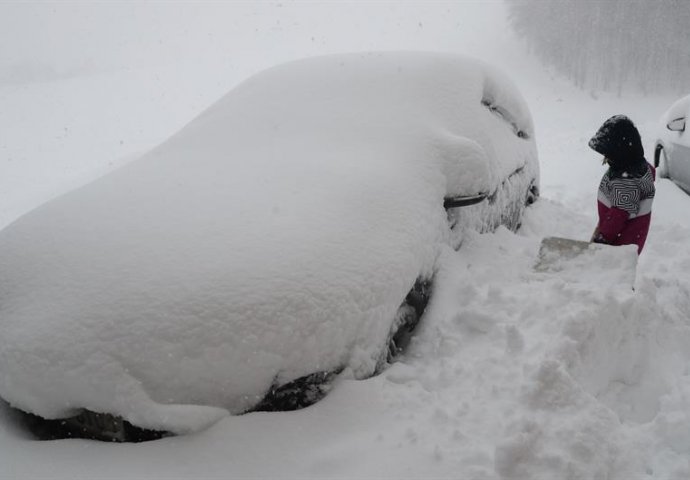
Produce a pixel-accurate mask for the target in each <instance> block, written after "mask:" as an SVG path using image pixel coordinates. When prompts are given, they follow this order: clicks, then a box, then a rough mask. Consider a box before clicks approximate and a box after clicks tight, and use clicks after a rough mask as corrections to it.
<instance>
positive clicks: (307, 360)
mask: <svg viewBox="0 0 690 480" xmlns="http://www.w3.org/2000/svg"><path fill="white" fill-rule="evenodd" d="M537 195H538V163H537V154H536V148H535V142H534V134H533V127H532V120H531V117H530V113H529V111H528V108H527V106H526V104H525V102H524V101H523V99H522V97H521V95H520V94H519V92H518V91H517V90H516V88H515V87H514V86H513V84H512V83H511V82H510V81H509V80H508V79H507V78H506V76H505V75H504V74H502V73H501V72H499V71H498V70H496V69H495V68H493V67H491V66H489V65H487V64H485V63H483V62H481V61H478V60H474V59H470V58H466V57H462V56H456V55H451V54H441V53H423V52H415V53H412V52H388V53H363V54H340V55H331V56H325V57H316V58H310V59H305V60H300V61H294V62H290V63H287V64H285V65H281V66H277V67H274V68H271V69H269V70H266V71H264V72H261V73H258V74H257V75H255V76H253V77H251V78H249V79H248V80H246V81H245V82H243V83H241V84H240V85H239V86H237V87H236V88H234V89H233V90H232V91H230V92H229V93H228V94H227V95H226V96H225V97H223V98H222V99H220V100H219V101H218V102H217V103H215V104H214V105H212V106H211V107H210V108H208V109H207V110H206V111H205V112H203V113H202V114H201V115H200V116H198V117H197V118H196V119H194V120H193V121H192V122H191V123H189V124H188V125H187V126H186V127H184V128H183V129H182V130H181V131H179V132H178V133H176V134H175V135H173V136H172V137H171V138H170V139H169V140H167V141H166V142H164V143H163V144H161V145H159V146H158V147H156V148H154V149H153V150H151V151H150V152H148V153H147V154H145V155H143V156H142V157H140V158H139V159H137V160H135V161H133V162H131V163H129V164H127V165H126V166H124V167H122V168H120V169H118V170H117V171H115V172H112V173H110V174H108V175H106V176H104V177H102V178H100V179H98V180H96V181H94V182H92V183H90V184H88V185H86V186H84V187H81V188H79V189H77V190H75V191H72V192H70V193H67V194H65V195H63V196H62V197H59V198H57V199H55V200H52V201H50V202H48V203H46V204H44V205H42V206H40V207H39V208H37V209H36V210H34V211H32V212H30V213H28V214H27V215H25V216H23V217H21V218H20V219H19V220H17V221H16V222H14V223H13V224H11V225H10V226H8V227H7V228H5V229H4V230H3V231H1V232H0V329H1V330H2V332H3V334H2V336H1V337H0V397H2V398H3V399H4V400H5V401H7V402H8V403H10V404H11V405H12V406H14V407H15V408H17V409H19V410H21V411H23V412H26V413H27V414H29V415H30V417H31V418H32V419H34V420H36V422H37V423H38V424H40V425H41V426H40V428H41V429H43V431H48V432H51V433H49V434H46V435H65V433H64V432H63V433H54V430H56V429H57V430H60V429H62V430H64V429H68V433H67V435H75V436H86V437H93V438H102V439H109V440H136V439H146V438H155V437H156V436H160V435H163V434H167V433H170V434H181V433H187V432H193V431H197V430H200V429H203V428H205V427H206V426H208V425H210V424H212V423H213V422H215V421H217V420H218V419H220V418H222V417H224V416H226V415H228V414H242V413H246V412H252V411H257V410H281V409H283V410H287V409H294V408H299V407H302V406H305V405H308V404H310V403H312V402H313V401H315V400H317V399H318V398H319V397H320V396H322V395H324V394H325V392H326V391H327V389H328V385H329V382H331V381H332V379H333V378H334V376H336V375H338V374H339V372H342V371H343V370H347V372H348V375H351V376H353V377H355V378H366V377H369V376H371V375H374V374H375V373H377V372H378V371H380V370H381V368H383V367H384V366H385V365H386V364H387V362H389V361H390V360H391V358H392V357H394V356H395V355H396V354H398V353H399V352H400V349H401V348H402V344H404V343H405V337H406V336H408V335H409V332H410V331H411V329H412V328H414V325H415V324H416V323H417V321H418V320H419V318H420V316H421V315H422V313H423V311H424V308H425V306H426V303H427V301H428V300H429V296H430V294H431V286H432V280H433V275H434V271H435V269H436V267H437V265H436V262H437V261H438V257H439V252H441V251H442V249H445V248H458V247H459V245H460V243H461V240H462V235H463V232H464V231H466V230H467V229H473V230H479V231H491V230H493V229H495V228H497V227H498V226H500V225H504V226H506V227H508V228H510V229H513V230H515V229H517V228H518V227H519V225H520V219H521V216H522V213H523V211H524V209H525V208H526V206H527V205H528V204H529V203H531V202H533V201H534V200H535V199H536V198H537ZM62 430H61V432H62Z"/></svg>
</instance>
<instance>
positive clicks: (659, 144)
mask: <svg viewBox="0 0 690 480" xmlns="http://www.w3.org/2000/svg"><path fill="white" fill-rule="evenodd" d="M689 118H690V95H688V96H686V97H683V98H681V99H680V100H678V101H676V102H675V103H674V104H673V105H672V106H671V108H669V109H668V111H666V113H664V115H663V116H662V117H661V122H660V123H661V124H660V126H659V135H658V137H657V140H656V143H655V146H654V165H655V166H656V167H657V168H658V169H659V176H660V177H664V178H670V179H671V180H673V181H674V182H675V183H676V184H677V185H678V186H679V187H681V188H682V189H683V190H685V191H686V192H688V193H690V132H689V131H688V129H687V122H688V119H689Z"/></svg>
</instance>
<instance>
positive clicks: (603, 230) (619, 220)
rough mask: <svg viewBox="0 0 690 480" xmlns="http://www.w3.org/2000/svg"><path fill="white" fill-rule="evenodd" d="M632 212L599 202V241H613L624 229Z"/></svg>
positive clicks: (596, 240) (597, 240)
mask: <svg viewBox="0 0 690 480" xmlns="http://www.w3.org/2000/svg"><path fill="white" fill-rule="evenodd" d="M629 217H630V214H629V213H628V212H627V211H625V210H623V209H620V208H618V207H608V208H607V207H606V206H604V205H603V204H602V203H601V202H599V238H597V239H595V240H594V241H595V242H598V243H613V242H614V241H615V240H616V237H618V234H619V233H621V232H622V231H623V227H625V223H626V222H627V221H628V218H629Z"/></svg>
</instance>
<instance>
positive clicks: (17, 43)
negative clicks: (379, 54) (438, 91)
mask: <svg viewBox="0 0 690 480" xmlns="http://www.w3.org/2000/svg"><path fill="white" fill-rule="evenodd" d="M497 15H501V16H502V15H503V6H502V2H501V1H472V0H470V1H468V0H465V1H320V2H317V1H258V2H257V1H253V2H247V1H225V2H221V1H202V2H183V1H156V2H150V1H148V2H132V1H98V2H86V1H84V2H68V1H64V2H62V1H52V2H51V1H45V2H16V1H9V2H8V1H4V2H2V3H0V79H2V78H3V76H4V77H7V76H8V73H7V72H8V71H15V72H16V70H17V68H18V67H23V68H24V69H25V70H27V69H33V70H40V69H43V71H47V72H50V71H51V70H52V71H53V72H54V73H56V74H57V75H60V76H61V75H70V74H73V73H85V71H92V70H102V69H106V70H110V69H118V68H122V67H135V68H136V67H144V66H149V65H152V64H161V63H170V62H187V61H197V62H198V61H220V62H229V63H232V64H239V65H246V64H247V63H252V64H254V63H256V64H258V65H257V66H258V67H264V66H265V64H271V63H275V62H276V61H282V60H285V59H289V58H294V57H303V56H309V55H314V54H321V53H331V52H339V51H349V50H377V49H384V50H389V49H415V50H424V49H430V50H450V51H467V52H468V53H471V52H473V51H474V52H477V51H478V52H483V51H486V50H489V49H490V48H489V45H488V40H489V39H490V38H494V37H495V33H496V32H489V31H488V29H487V28H486V26H487V19H490V18H494V17H496V16H497ZM3 74H4V75H3ZM45 74H46V75H48V74H49V73H45Z"/></svg>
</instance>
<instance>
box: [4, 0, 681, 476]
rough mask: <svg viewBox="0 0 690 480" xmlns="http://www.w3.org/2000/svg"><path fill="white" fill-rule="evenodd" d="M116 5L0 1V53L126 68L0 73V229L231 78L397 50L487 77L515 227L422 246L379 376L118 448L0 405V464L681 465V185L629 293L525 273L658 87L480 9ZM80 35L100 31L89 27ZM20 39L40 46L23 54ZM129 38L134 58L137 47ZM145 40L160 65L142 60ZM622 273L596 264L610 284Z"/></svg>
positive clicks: (172, 467) (494, 10)
mask: <svg viewBox="0 0 690 480" xmlns="http://www.w3.org/2000/svg"><path fill="white" fill-rule="evenodd" d="M582 3H583V8H586V7H587V6H588V5H584V4H589V3H591V2H582ZM608 4H609V2H600V3H599V4H598V5H599V6H600V7H602V8H603V6H606V5H608ZM649 4H650V8H652V7H655V6H656V2H654V3H652V2H649ZM118 5H119V4H118ZM118 5H115V4H114V3H113V4H112V8H111V9H101V8H99V9H89V10H88V12H87V13H88V15H87V14H85V13H84V11H83V9H84V8H86V7H80V8H81V10H80V8H77V7H76V6H73V7H72V8H71V9H69V10H68V11H65V7H64V5H63V3H62V2H61V3H57V2H56V3H54V4H53V5H52V6H51V8H49V9H47V8H45V6H41V5H38V4H36V5H34V6H33V7H32V8H31V9H30V11H29V12H28V13H26V14H24V15H23V16H22V15H19V13H21V9H22V8H26V5H25V4H24V3H22V4H21V5H20V4H19V3H17V4H16V8H14V9H13V10H12V11H10V12H9V13H7V14H4V13H6V12H8V10H7V9H8V4H7V3H5V4H1V5H0V10H2V13H3V15H0V22H3V21H4V22H5V24H10V25H11V26H13V27H14V28H15V30H16V31H17V32H18V33H21V34H22V35H20V36H11V35H9V33H11V32H12V29H11V28H3V29H0V35H1V36H2V37H3V40H4V41H3V42H0V50H3V49H4V51H12V52H14V53H16V54H17V55H22V54H23V55H24V56H31V57H32V58H35V57H36V56H38V53H41V51H42V52H44V53H43V54H44V56H46V55H48V54H54V55H55V58H56V60H58V55H57V54H56V52H60V51H61V50H60V47H63V49H62V52H63V53H64V51H67V52H69V53H70V54H71V55H72V57H70V58H74V57H78V55H79V54H81V55H84V54H85V52H84V50H81V49H80V47H87V48H88V49H90V52H89V51H87V52H86V53H91V52H93V57H94V58H96V59H97V60H98V61H101V62H103V63H106V64H108V62H112V61H113V57H114V55H113V54H112V53H113V52H112V49H111V48H106V47H108V46H109V45H110V43H116V42H117V43H118V45H122V48H127V47H129V48H131V49H132V50H135V51H136V53H137V56H136V60H138V61H139V62H140V63H139V65H141V64H142V63H143V64H145V65H146V68H143V69H138V68H135V67H132V68H127V69H119V70H113V71H108V72H102V73H101V74H99V75H91V76H86V75H83V76H78V77H74V78H69V79H62V80H59V81H52V82H48V81H46V82H34V83H31V84H18V85H0V104H1V105H2V108H0V126H1V127H2V128H1V129H0V131H2V134H1V135H0V137H1V138H0V165H1V167H2V174H1V175H0V193H1V194H2V202H0V225H2V226H4V225H6V224H7V222H8V220H10V219H13V218H17V217H18V216H19V215H20V214H22V213H24V212H26V211H27V210H28V209H29V208H33V207H35V206H37V205H39V204H41V203H43V202H45V201H46V200H47V199H49V198H52V197H54V196H55V195H56V194H57V193H61V192H64V191H67V190H70V189H73V188H74V186H75V185H76V184H79V183H82V184H83V183H84V181H86V180H88V179H89V178H94V177H96V176H98V175H100V174H102V173H103V172H106V171H110V170H112V169H113V166H111V165H110V163H111V162H114V163H121V162H120V159H121V157H123V156H124V155H128V154H130V153H133V152H135V151H137V150H142V149H145V148H148V147H149V146H153V145H156V144H158V143H160V141H162V140H163V139H164V137H165V136H166V135H169V134H170V133H172V132H175V131H176V130H178V129H179V128H180V127H181V126H182V124H183V122H186V121H188V119H190V118H192V117H193V116H194V115H196V114H197V113H198V112H199V111H200V109H201V107H202V106H203V105H208V104H210V103H212V102H213V100H214V99H215V98H217V97H218V96H220V95H222V94H223V93H224V92H226V91H227V90H228V89H229V88H230V87H231V86H232V85H233V84H234V82H237V81H239V80H241V79H244V78H246V77H247V76H248V75H249V74H250V73H251V72H253V71H257V70H260V69H263V68H265V67H266V66H269V65H272V64H277V63H279V62H282V61H285V60H289V59H291V58H294V57H295V56H299V57H302V56H305V55H309V54H316V53H324V52H325V53H328V52H337V51H352V50H367V49H371V48H375V49H381V48H384V49H400V48H401V45H402V46H403V47H404V48H410V49H420V48H424V49H427V50H428V49H436V50H452V51H462V52H465V53H469V54H472V55H475V56H476V55H481V56H482V58H485V59H487V60H490V61H491V62H492V63H495V64H497V65H500V66H501V68H502V69H503V70H504V71H507V72H509V74H510V77H511V78H512V79H513V80H514V81H515V82H516V83H517V85H518V86H519V87H520V90H521V91H522V92H523V94H524V95H525V98H526V99H527V101H528V103H529V106H530V110H531V112H532V115H533V118H534V125H535V130H536V131H535V132H534V137H533V138H534V139H535V140H536V142H537V144H538V147H539V158H540V168H541V185H540V187H541V193H542V195H541V199H540V200H539V201H538V202H537V203H536V204H534V205H533V206H531V207H529V208H528V209H527V211H526V214H525V216H524V217H523V219H522V227H521V228H520V230H519V231H518V233H517V234H514V233H511V232H509V231H507V230H505V229H499V230H498V231H496V232H494V233H484V234H475V233H472V232H468V233H467V234H466V235H465V236H464V239H463V240H464V241H463V245H462V247H461V248H460V249H459V250H458V251H457V252H455V251H453V250H452V249H449V248H443V250H442V252H441V255H440V256H439V258H438V259H437V262H436V263H437V265H438V273H437V276H436V284H435V293H436V294H437V295H436V296H435V299H434V301H433V304H432V305H430V306H429V310H428V312H427V313H428V315H427V316H425V318H424V319H423V323H422V330H421V331H419V333H418V335H417V336H416V337H415V338H414V339H413V341H412V344H411V347H412V350H411V351H408V354H407V355H405V356H404V357H403V358H402V359H401V361H399V362H397V363H395V364H394V365H392V366H391V367H390V368H388V369H387V370H385V371H384V372H383V373H382V374H381V375H378V376H375V377H372V378H369V379H366V380H354V379H353V378H352V376H351V375H350V374H349V373H348V372H347V371H346V372H344V373H343V374H342V375H340V377H339V379H338V380H337V381H336V382H335V384H334V385H333V389H332V390H331V392H330V393H329V395H328V396H327V397H326V398H324V399H323V400H322V401H320V402H319V403H317V404H315V405H313V406H311V407H309V408H306V409H303V410H300V411H296V412H287V413H284V412H283V413H263V412H257V413H250V414H246V415H237V416H227V417H224V418H223V419H221V420H220V421H218V422H217V423H215V424H214V425H213V426H212V427H210V428H208V429H206V430H204V431H201V432H198V433H196V434H194V435H181V436H176V437H170V438H165V439H162V440H158V441H153V442H147V443H143V444H136V445H131V444H111V443H101V442H94V441H87V440H64V441H54V442H42V441H36V440H35V439H33V438H32V437H31V436H30V435H29V434H28V432H27V431H26V429H25V428H24V426H23V424H22V423H21V421H19V419H18V418H17V417H16V414H15V413H14V412H13V411H12V410H11V409H10V408H8V407H7V406H6V405H4V404H2V403H0V478H12V479H31V480H33V479H36V478H51V479H56V480H63V479H64V480H74V479H84V480H92V479H94V478H104V477H111V478H118V479H142V478H166V479H190V478H208V479H227V478H255V479H266V478H276V479H280V478H284V479H295V478H300V479H309V478H311V479H327V478H333V479H343V478H352V479H356V478H361V479H372V478H396V479H403V478H414V479H420V478H425V479H426V478H439V479H441V478H443V479H461V480H525V479H530V480H562V479H569V480H576V479H577V480H580V479H586V480H590V479H604V478H605V479H608V480H631V479H634V480H639V479H646V480H685V479H688V478H690V462H689V459H690V320H689V319H688V312H690V249H689V248H688V245H690V216H688V211H690V197H689V196H688V195H686V194H685V193H684V192H683V191H682V190H680V189H679V188H678V187H677V186H676V185H675V184H674V183H672V182H670V181H668V180H667V179H664V178H658V177H657V181H656V197H655V201H654V208H653V212H652V224H651V229H650V233H649V237H648V239H647V243H646V245H645V249H644V251H643V252H642V254H641V255H640V257H639V261H638V265H637V271H636V279H635V290H634V291H632V290H631V289H629V288H627V286H625V287H624V286H623V285H619V284H614V283H611V279H612V277H611V276H609V277H603V276H602V277H601V279H600V280H601V281H600V280H598V279H597V278H596V276H595V275H594V273H592V274H589V273H587V271H584V272H582V271H580V273H579V274H576V272H575V271H574V270H573V269H569V270H568V271H566V272H565V275H566V276H570V279H567V280H566V279H564V278H563V277H561V276H560V274H559V272H537V271H535V270H534V265H535V262H536V260H537V258H538V250H539V245H540V243H541V240H542V238H543V237H546V236H561V237H568V238H574V239H580V240H585V241H586V240H588V239H589V238H590V236H591V233H592V230H593V229H594V226H595V224H596V219H597V214H596V195H597V186H598V183H599V180H600V178H601V176H602V174H603V173H604V170H605V167H603V166H602V165H601V156H600V155H598V154H596V153H595V152H593V151H592V150H591V149H590V148H589V147H588V146H587V142H588V140H589V139H590V138H591V136H592V133H593V132H594V131H596V129H597V128H598V127H599V126H600V125H601V123H602V122H603V121H604V120H605V119H606V118H608V117H610V116H611V115H613V114H617V113H623V114H626V115H628V116H629V117H630V118H631V119H633V120H634V121H635V124H636V125H637V127H638V129H639V130H640V133H641V135H642V139H643V143H644V146H645V151H646V152H647V153H648V154H649V153H650V152H653V149H654V140H655V139H656V137H655V135H656V134H657V133H658V132H659V131H660V130H661V131H663V130H666V126H665V124H662V125H659V124H658V119H659V118H660V117H661V116H662V114H663V112H665V111H666V110H667V109H668V107H669V106H670V105H672V104H673V103H674V102H675V101H676V100H677V99H678V97H679V95H678V94H677V93H676V92H673V93H670V94H664V93H661V92H650V93H649V94H648V95H640V94H637V93H632V92H629V91H626V92H623V94H622V95H620V96H619V95H615V94H611V95H609V94H605V93H601V92H593V91H581V90H579V89H577V88H574V87H573V86H572V85H571V84H570V83H568V82H567V81H565V80H563V79H562V78H559V76H557V75H554V73H553V72H551V71H549V70H548V69H546V68H544V67H543V66H542V65H540V64H539V63H538V62H537V61H535V59H534V58H532V57H531V56H530V55H528V53H527V51H526V49H525V48H524V47H523V46H522V45H521V44H520V42H519V41H518V39H516V38H515V37H514V36H513V35H512V34H511V30H510V28H509V26H508V24H507V21H506V18H505V16H506V15H505V13H506V12H505V4H504V3H503V2H448V3H446V2H427V1H425V2H414V1H404V2H367V7H366V8H365V7H364V6H363V2H353V3H350V4H348V2H328V3H326V2H322V3H321V2H280V3H279V4H274V3H273V2H270V3H269V2H251V3H248V4H244V3H240V2H232V6H231V7H229V6H228V5H229V4H227V3H223V4H222V6H221V4H220V2H217V3H214V4H213V5H211V4H208V5H206V6H205V7H204V8H203V9H201V8H199V7H198V6H197V4H194V5H187V6H185V4H184V3H182V2H179V3H177V4H176V8H175V9H170V8H169V7H166V6H163V5H162V4H161V5H160V6H159V5H158V4H156V10H155V11H154V12H151V11H150V9H151V8H153V6H152V5H149V4H148V3H147V4H143V3H141V4H139V3H138V4H137V8H136V9H134V7H133V6H127V8H126V9H125V8H124V7H123V6H122V5H120V6H119V8H121V9H122V10H124V11H122V10H120V15H119V16H116V15H114V12H113V10H115V13H117V11H118ZM348 5H349V6H348ZM571 5H573V8H576V7H577V8H580V7H579V4H577V2H571ZM147 6H148V7H147ZM240 6H242V9H241V8H240ZM147 8H148V9H147ZM607 8H608V7H607ZM226 9H227V10H230V11H229V12H228V11H227V10H226ZM132 11H134V12H136V15H132V14H131V13H132ZM209 12H210V13H209ZM638 13H639V11H638ZM39 14H40V15H39ZM96 14H98V15H96ZM99 15H100V17H99ZM171 16H174V18H173V19H171V18H170V17H171ZM643 16H644V14H643ZM178 17H179V18H178ZM99 18H100V21H99ZM36 19H38V20H39V21H37V20H36ZM27 20H28V21H27ZM68 20H69V21H68ZM104 20H107V28H103V23H104ZM175 20H176V21H175ZM75 21H78V22H80V23H79V28H74V22H75ZM127 21H136V22H139V24H140V28H138V29H132V28H131V25H130V24H128V23H127ZM573 25H574V28H576V27H577V26H578V23H577V22H574V23H573ZM542 26H543V25H542ZM68 27H69V28H68ZM99 28H103V29H104V30H105V31H106V32H108V33H109V35H107V36H106V37H105V38H106V40H107V42H110V43H105V44H104V42H100V43H99V42H98V41H97V40H98V38H95V39H92V38H91V37H89V33H92V32H93V31H94V30H95V29H99ZM580 31H581V29H580ZM650 31H652V32H658V31H659V29H658V28H652V29H651V30H650ZM353 32H354V33H353ZM664 35H665V34H663V35H661V36H660V37H658V40H659V45H662V46H664V48H666V46H667V43H664V41H663V40H664ZM92 36H94V35H92ZM41 38H43V39H44V40H45V43H46V44H47V45H49V46H50V47H55V48H44V49H42V50H40V51H38V52H36V51H34V52H32V53H33V54H32V55H27V52H26V50H23V48H24V47H26V46H27V45H28V46H31V45H35V46H36V47H39V46H41V44H40V42H38V43H35V42H37V40H40V39H41ZM564 38H566V39H568V41H570V42H572V38H571V37H570V36H568V35H567V34H566V35H564ZM86 40H92V41H86ZM160 40H162V43H161V42H160ZM678 40H679V41H681V40H682V37H678ZM70 42H71V43H70ZM65 43H67V45H65ZM171 44H172V46H173V47H174V48H170V47H171ZM152 45H153V46H155V48H156V49H155V51H154V52H153V53H155V54H154V55H151V54H149V55H148V56H147V55H143V54H141V53H142V52H146V49H147V48H148V49H149V50H150V49H151V48H152ZM573 45H574V46H575V47H578V46H579V42H575V43H574V44H573ZM65 47H66V48H65ZM166 47H167V49H166ZM35 50H37V49H35ZM184 53H187V55H183V54H184ZM140 54H141V55H140ZM165 55H167V57H168V58H172V59H174V60H175V61H174V63H173V64H172V65H170V66H161V65H159V64H156V63H155V62H157V61H158V60H159V59H160V58H161V57H164V56H165ZM64 56H65V55H62V56H61V57H62V60H64ZM620 58H627V57H626V56H625V55H611V56H610V60H611V61H617V59H620ZM639 58H640V59H643V60H645V61H646V59H647V56H644V55H641V56H639ZM116 59H120V60H121V59H122V56H120V57H118V58H116ZM75 63H76V62H75ZM576 63H577V62H576ZM129 64H131V62H129ZM129 64H128V66H129ZM3 65H5V64H3ZM8 65H9V64H8ZM571 65H575V64H573V63H572V62H571ZM109 66H112V65H109ZM648 158H649V159H650V160H651V155H649V157H648ZM457 210H458V211H464V209H457ZM266 218H270V217H266ZM571 266H572V265H571ZM626 268H627V267H626ZM626 268H623V266H622V265H621V268H620V269H614V270H611V271H610V272H609V273H610V275H612V276H614V277H615V276H617V275H618V278H621V279H622V278H627V277H626V275H627V274H626ZM600 274H601V275H603V274H604V272H600ZM578 275H579V276H578ZM626 281H628V280H626ZM27 297H29V298H27V302H29V301H30V294H29V293H27ZM2 333H3V334H4V331H3V332H2ZM0 367H1V365H0ZM60 388H61V387H60Z"/></svg>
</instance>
